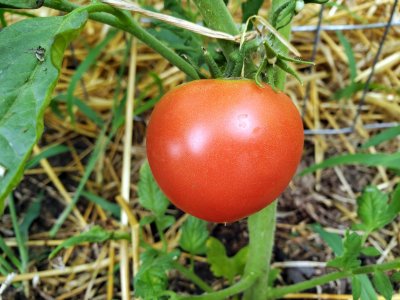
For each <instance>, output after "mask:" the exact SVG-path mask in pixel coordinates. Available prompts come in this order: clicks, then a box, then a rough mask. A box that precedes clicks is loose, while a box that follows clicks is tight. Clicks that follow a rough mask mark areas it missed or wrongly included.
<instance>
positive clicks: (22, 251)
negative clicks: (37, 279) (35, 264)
mask: <svg viewBox="0 0 400 300" xmlns="http://www.w3.org/2000/svg"><path fill="white" fill-rule="evenodd" d="M9 208H10V215H11V222H12V224H13V227H14V233H15V239H16V240H17V244H18V250H19V255H20V259H21V267H20V268H19V271H20V272H21V273H24V272H26V268H27V266H28V262H29V257H28V250H27V248H26V243H25V241H24V238H23V236H22V233H21V229H20V227H19V224H18V218H17V211H16V209H15V204H14V197H13V196H10V198H9Z"/></svg>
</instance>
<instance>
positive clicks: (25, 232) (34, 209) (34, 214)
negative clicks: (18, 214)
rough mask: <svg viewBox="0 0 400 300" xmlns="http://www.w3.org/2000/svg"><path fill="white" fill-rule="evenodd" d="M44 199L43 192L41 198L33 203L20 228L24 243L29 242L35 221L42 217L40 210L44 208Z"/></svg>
mask: <svg viewBox="0 0 400 300" xmlns="http://www.w3.org/2000/svg"><path fill="white" fill-rule="evenodd" d="M43 198H44V193H43V191H42V192H41V193H40V194H39V196H38V197H37V198H36V199H34V200H33V201H32V203H31V204H30V205H29V207H28V209H27V211H26V214H25V216H24V218H23V219H22V222H21V225H20V226H19V228H20V230H21V234H22V237H23V240H24V241H27V240H28V236H29V228H30V227H31V225H32V223H33V221H35V220H36V219H37V218H38V217H39V215H40V209H41V207H42V200H43Z"/></svg>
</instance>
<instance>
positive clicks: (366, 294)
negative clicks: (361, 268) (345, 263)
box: [352, 274, 378, 300]
mask: <svg viewBox="0 0 400 300" xmlns="http://www.w3.org/2000/svg"><path fill="white" fill-rule="evenodd" d="M352 288H353V298H354V299H355V300H356V299H360V298H361V299H362V300H377V299H378V297H377V296H376V293H375V290H374V287H373V286H372V283H371V281H370V280H369V278H368V276H367V275H364V274H363V275H355V276H353V277H352Z"/></svg>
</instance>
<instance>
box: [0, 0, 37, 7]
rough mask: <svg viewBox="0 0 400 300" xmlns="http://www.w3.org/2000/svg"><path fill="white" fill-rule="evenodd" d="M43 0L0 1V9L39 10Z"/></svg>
mask: <svg viewBox="0 0 400 300" xmlns="http://www.w3.org/2000/svg"><path fill="white" fill-rule="evenodd" d="M43 3H44V0H0V8H39V7H41V6H42V5H43Z"/></svg>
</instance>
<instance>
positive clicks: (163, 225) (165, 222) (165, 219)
mask: <svg viewBox="0 0 400 300" xmlns="http://www.w3.org/2000/svg"><path fill="white" fill-rule="evenodd" d="M156 222H157V223H158V226H159V227H160V230H165V229H167V228H168V227H171V226H172V225H173V224H174V223H175V217H174V216H161V217H159V218H157V219H156Z"/></svg>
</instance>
